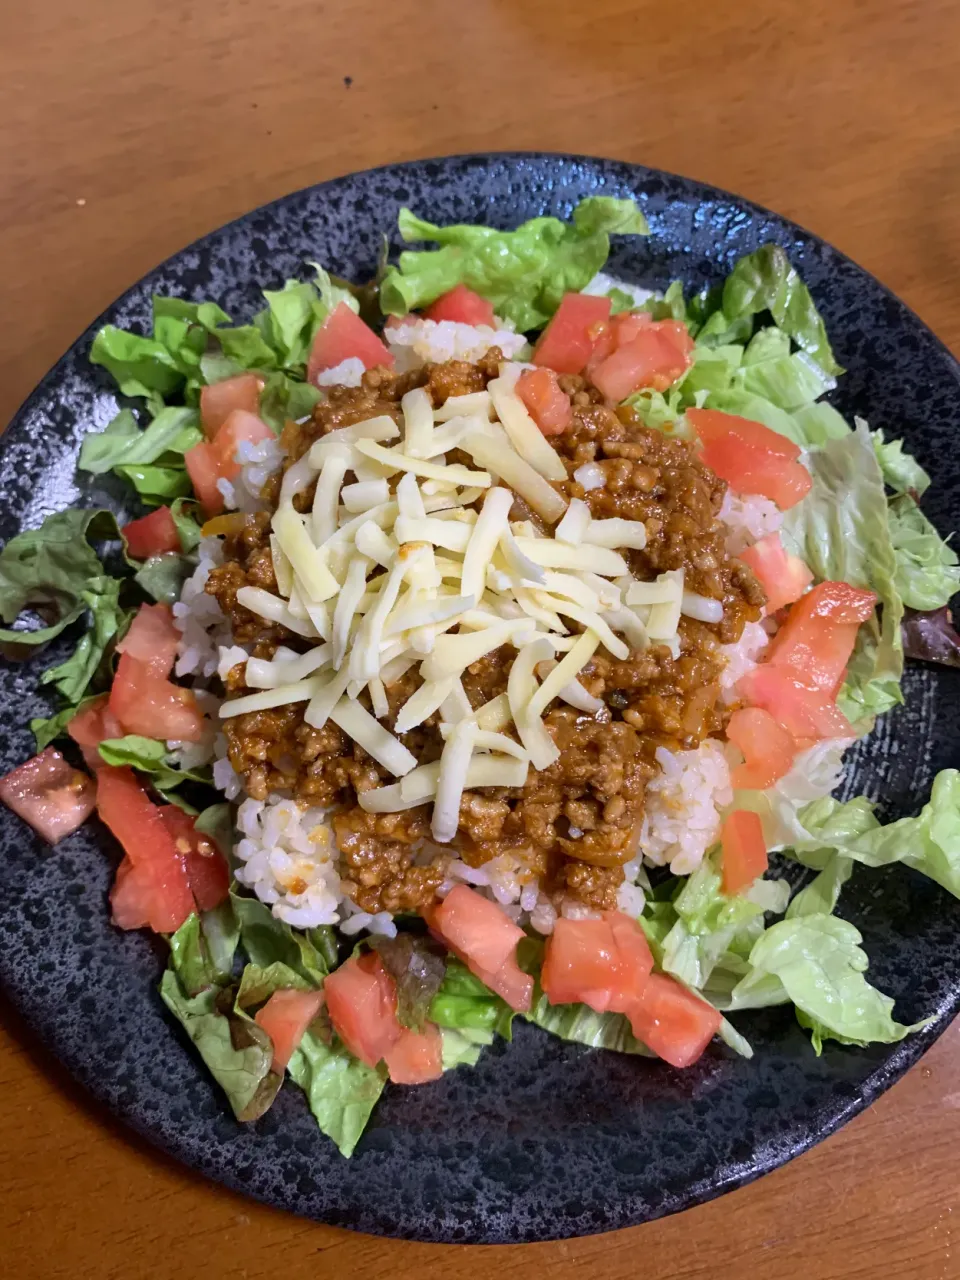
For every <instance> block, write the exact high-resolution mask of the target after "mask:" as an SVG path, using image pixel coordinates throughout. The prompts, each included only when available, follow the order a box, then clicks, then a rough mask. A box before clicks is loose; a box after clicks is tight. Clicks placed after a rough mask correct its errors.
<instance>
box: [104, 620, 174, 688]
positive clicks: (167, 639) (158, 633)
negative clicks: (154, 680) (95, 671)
mask: <svg viewBox="0 0 960 1280" xmlns="http://www.w3.org/2000/svg"><path fill="white" fill-rule="evenodd" d="M179 641H180V632H179V631H178V630H177V628H176V627H175V626H174V625H173V610H172V609H171V608H170V606H169V605H168V604H142V605H141V606H140V611H139V613H138V614H137V616H136V617H135V618H134V620H133V622H132V623H131V624H130V629H129V631H128V632H127V634H126V635H125V636H124V637H123V639H122V640H121V641H120V643H119V644H118V645H117V653H129V655H130V657H131V658H136V660H137V661H138V662H142V663H143V664H144V666H147V667H149V668H150V670H151V671H152V672H153V674H154V675H155V676H168V675H169V674H170V672H171V671H172V670H173V664H174V660H175V659H176V656H177V644H178V643H179Z"/></svg>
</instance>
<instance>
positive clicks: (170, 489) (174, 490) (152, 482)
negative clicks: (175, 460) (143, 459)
mask: <svg viewBox="0 0 960 1280" xmlns="http://www.w3.org/2000/svg"><path fill="white" fill-rule="evenodd" d="M114 474H115V475H118V476H119V477H120V479H121V480H126V481H127V483H128V484H131V485H133V487H134V489H136V491H137V493H138V494H139V495H140V497H141V498H142V499H143V500H144V502H145V503H146V504H147V506H151V507H158V506H160V505H161V504H163V503H170V502H172V501H173V500H174V499H175V498H189V497H190V496H191V495H192V494H193V485H192V484H191V482H190V477H189V476H188V475H187V470H186V467H185V466H183V464H182V463H179V464H176V465H170V466H166V465H164V466H159V465H156V464H151V463H147V464H144V465H141V464H139V463H138V464H136V465H134V466H127V465H125V464H124V465H121V466H119V467H115V468H114Z"/></svg>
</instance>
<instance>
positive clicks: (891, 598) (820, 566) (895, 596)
mask: <svg viewBox="0 0 960 1280" xmlns="http://www.w3.org/2000/svg"><path fill="white" fill-rule="evenodd" d="M806 465H807V468H808V470H809V471H810V474H811V476H812V477H813V488H812V489H811V491H810V493H809V494H808V495H807V496H806V497H805V498H804V500H803V502H798V503H797V505H796V506H795V507H792V508H791V509H790V511H788V512H787V513H786V516H785V518H784V522H783V528H782V531H781V536H782V538H783V542H784V545H785V546H786V547H787V549H788V550H789V551H793V552H794V553H795V554H797V555H799V556H801V557H802V558H803V559H804V560H805V561H806V562H807V564H808V565H809V566H810V568H811V569H812V570H813V572H814V574H815V576H816V577H817V578H818V579H821V580H826V579H829V580H831V581H835V582H836V581H840V582H849V583H851V584H852V585H853V586H855V587H867V588H870V589H872V590H873V591H876V593H877V595H878V596H879V597H880V603H881V604H882V606H883V615H882V619H881V620H879V621H878V619H877V618H876V616H874V617H873V618H872V619H871V620H870V621H869V622H866V623H864V625H863V626H862V627H861V628H860V631H859V633H858V636H857V645H856V648H855V650H854V654H853V658H852V659H851V662H850V666H849V668H848V671H847V679H846V683H845V685H844V687H843V689H842V690H841V693H840V697H839V699H838V703H839V706H840V709H841V711H843V713H844V714H845V715H846V716H847V717H848V719H850V720H851V722H852V723H853V724H854V725H855V727H857V728H858V729H861V730H865V729H867V728H869V727H870V725H871V724H872V721H873V717H874V716H877V715H879V714H880V713H881V712H884V711H888V710H889V709H890V708H891V707H892V706H895V705H896V704H897V703H899V702H902V701H903V696H902V694H901V692H900V677H901V674H902V672H903V646H902V642H901V638H900V621H901V618H902V617H903V601H902V600H901V598H900V593H899V591H898V590H897V585H896V570H897V563H896V557H895V554H894V549H893V544H892V542H891V538H890V527H889V521H888V512H887V498H886V492H885V490H884V485H883V476H882V475H881V473H880V466H879V464H878V462H877V457H876V453H875V452H874V448H873V441H872V440H871V437H870V433H869V431H867V429H866V427H865V426H863V425H862V424H861V425H860V426H858V427H857V430H856V431H851V432H850V433H849V434H848V435H846V436H844V437H843V438H842V439H839V440H828V441H827V443H826V444H825V445H824V446H823V447H822V448H820V449H816V450H814V451H813V452H811V453H810V454H809V455H808V457H807V459H806Z"/></svg>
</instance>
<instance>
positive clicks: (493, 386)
mask: <svg viewBox="0 0 960 1280" xmlns="http://www.w3.org/2000/svg"><path fill="white" fill-rule="evenodd" d="M500 368H501V376H500V377H499V378H494V379H493V380H492V381H491V382H490V383H489V384H488V386H487V391H488V392H489V393H490V399H491V400H492V401H493V407H494V409H495V410H496V413H497V417H498V418H499V419H500V421H501V422H502V423H503V428H504V430H505V431H506V433H507V436H508V437H509V439H510V443H511V444H512V445H513V447H514V449H516V451H517V453H518V454H519V455H520V457H521V458H523V459H524V460H525V461H526V462H529V463H530V465H531V466H532V467H533V469H534V470H535V471H539V473H540V475H542V476H543V478H544V479H545V480H566V478H567V469H566V467H565V466H564V465H563V461H562V460H561V458H560V456H559V455H558V454H557V451H556V449H554V448H553V446H552V445H551V444H550V443H549V441H548V440H547V437H546V436H545V435H544V434H543V432H542V431H541V430H540V428H539V427H538V426H537V424H536V423H535V422H534V420H533V419H532V418H531V417H530V414H529V413H528V412H527V409H526V406H525V405H524V403H523V401H522V400H521V399H520V397H519V396H518V395H517V393H516V391H514V389H513V387H514V386H515V385H516V379H514V378H510V377H509V376H505V373H504V370H505V366H504V365H501V366H500ZM513 368H514V369H516V372H517V376H518V377H519V374H520V370H519V369H517V368H516V366H513Z"/></svg>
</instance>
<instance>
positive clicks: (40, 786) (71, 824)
mask: <svg viewBox="0 0 960 1280" xmlns="http://www.w3.org/2000/svg"><path fill="white" fill-rule="evenodd" d="M0 801H2V802H3V803H4V804H5V805H6V806H7V808H8V809H12V810H13V812H14V813H15V814H16V815H17V816H18V817H20V818H22V819H23V820H24V822H28V823H29V824H30V826H31V827H33V829H34V831H36V832H37V834H38V835H41V836H43V838H44V840H46V841H47V843H48V844H56V843H57V842H58V841H59V840H62V839H63V838H64V836H68V835H69V834H70V833H71V831H76V829H77V827H79V826H81V825H82V824H83V823H84V822H86V820H87V819H88V818H89V817H90V815H91V813H93V806H94V805H95V804H96V787H95V786H94V783H93V780H92V779H91V778H88V777H87V775H86V774H85V773H81V771H80V770H79V769H75V768H74V767H73V765H72V764H70V763H69V761H67V760H64V758H63V756H62V755H61V754H60V752H59V751H57V750H56V749H55V748H54V747H47V749H46V751H41V752H40V754H39V755H38V756H33V757H32V758H31V759H30V760H27V761H26V762H25V763H24V764H21V765H18V766H17V768H16V769H13V770H12V771H11V772H10V773H8V774H7V775H6V776H5V777H3V778H0Z"/></svg>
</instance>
